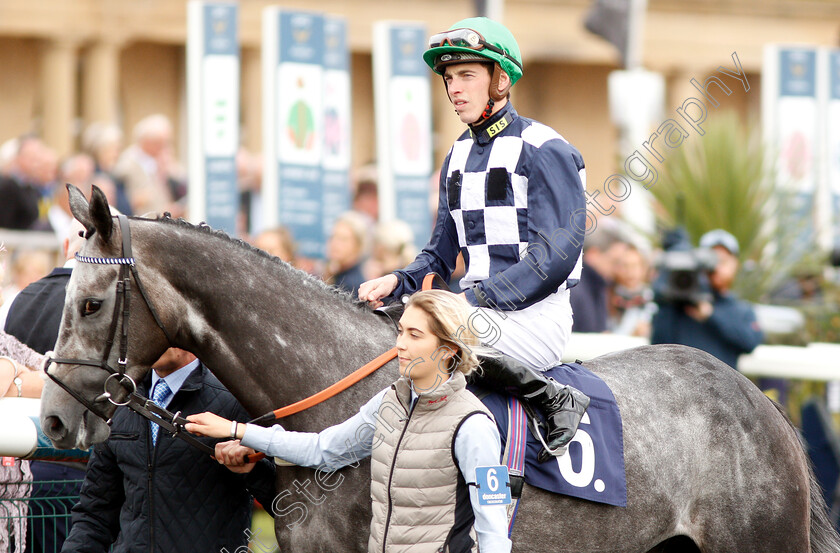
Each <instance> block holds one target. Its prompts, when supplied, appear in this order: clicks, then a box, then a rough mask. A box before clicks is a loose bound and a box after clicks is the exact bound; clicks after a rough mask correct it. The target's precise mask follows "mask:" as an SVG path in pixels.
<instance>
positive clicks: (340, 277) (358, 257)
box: [324, 211, 370, 297]
mask: <svg viewBox="0 0 840 553" xmlns="http://www.w3.org/2000/svg"><path fill="white" fill-rule="evenodd" d="M369 243H370V226H369V222H368V219H367V217H366V216H364V215H362V214H360V213H357V212H355V211H348V212H346V213H344V214H342V215H341V216H340V217H339V218H338V219H336V221H335V223H333V228H332V232H331V233H330V237H329V240H327V264H326V269H325V271H324V281H326V282H327V283H329V284H333V285H335V286H337V287H339V288H341V289H342V290H345V291H347V292H349V293H351V294H352V295H353V297H357V296H358V292H359V286H360V285H361V284H362V283H363V282H364V281H365V275H364V273H363V272H362V264H363V262H364V260H365V257H366V255H367V252H368V247H369V246H368V245H369Z"/></svg>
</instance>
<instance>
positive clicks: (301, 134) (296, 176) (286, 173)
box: [262, 7, 325, 258]
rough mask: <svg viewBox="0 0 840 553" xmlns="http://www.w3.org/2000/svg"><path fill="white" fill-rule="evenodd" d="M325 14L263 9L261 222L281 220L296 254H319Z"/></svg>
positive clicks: (321, 236)
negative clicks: (292, 238)
mask: <svg viewBox="0 0 840 553" xmlns="http://www.w3.org/2000/svg"><path fill="white" fill-rule="evenodd" d="M324 46H325V44H324V17H323V16H322V15H319V14H317V13H311V12H294V11H287V10H281V9H279V8H275V7H269V8H266V9H265V10H264V11H263V43H262V53H263V118H264V121H265V124H264V126H263V144H264V146H263V154H264V155H263V157H264V160H263V164H264V165H263V202H264V207H265V222H266V225H267V226H269V227H270V226H275V225H278V224H283V225H285V226H287V227H288V228H289V230H291V232H292V234H293V235H294V237H295V242H296V244H297V248H298V253H299V254H300V255H302V256H304V257H308V258H320V257H323V255H324V241H325V238H324V229H323V222H322V218H323V194H322V184H321V160H322V151H323V145H324V144H323V123H322V121H323V113H324V108H323V91H324V82H323V81H324V71H323V67H322V63H323V57H324Z"/></svg>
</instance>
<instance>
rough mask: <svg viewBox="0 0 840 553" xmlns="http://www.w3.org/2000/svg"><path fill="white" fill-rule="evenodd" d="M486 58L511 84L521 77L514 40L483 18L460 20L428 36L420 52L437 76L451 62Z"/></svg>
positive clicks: (502, 28) (502, 29) (506, 32)
mask: <svg viewBox="0 0 840 553" xmlns="http://www.w3.org/2000/svg"><path fill="white" fill-rule="evenodd" d="M487 60H489V61H492V62H495V64H497V65H498V66H500V67H501V69H502V70H503V71H504V72H505V73H507V74H508V76H509V77H510V84H511V86H512V85H513V84H515V83H516V81H518V80H519V79H520V77H522V54H520V53H519V45H518V44H517V43H516V39H515V38H513V34H511V32H510V31H509V30H508V29H507V27H505V26H504V25H502V24H501V23H499V22H497V21H493V20H492V19H488V18H486V17H471V18H469V19H463V20H461V21H459V22H457V23H455V24H454V25H452V26H451V27H450V28H449V30H447V31H445V32H443V33H438V34H436V35H434V36H432V37H431V38H430V39H429V49H428V50H426V51H425V52H424V53H423V61H425V62H426V64H427V65H428V66H429V67H431V68H432V70H433V71H434V72H435V73H437V74H439V75H443V72H444V68H445V67H446V66H447V65H451V64H453V63H465V62H472V61H478V62H483V61H487Z"/></svg>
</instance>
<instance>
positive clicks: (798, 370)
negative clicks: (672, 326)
mask: <svg viewBox="0 0 840 553" xmlns="http://www.w3.org/2000/svg"><path fill="white" fill-rule="evenodd" d="M648 343H649V341H648V340H647V339H645V338H637V337H633V336H621V335H616V334H606V333H604V334H598V333H580V332H574V333H572V337H571V339H570V340H569V344H568V345H567V346H566V352H565V354H564V355H563V361H566V362H569V361H574V360H575V359H580V360H582V361H586V360H587V359H592V358H593V357H598V356H600V355H605V354H607V353H613V352H616V351H621V350H624V349H629V348H633V347H637V346H643V345H646V344H648ZM738 371H740V372H741V373H743V374H745V375H747V376H763V377H772V378H790V379H795V380H818V381H823V382H828V381H832V380H840V344H825V343H814V344H809V345H808V346H805V347H796V346H758V347H757V348H756V349H755V351H753V352H752V353H750V354H747V355H742V356H741V357H740V358H738Z"/></svg>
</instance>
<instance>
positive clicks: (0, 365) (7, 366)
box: [0, 357, 44, 398]
mask: <svg viewBox="0 0 840 553" xmlns="http://www.w3.org/2000/svg"><path fill="white" fill-rule="evenodd" d="M16 378H20V389H18V386H17V384H15V379H16ZM43 387H44V379H43V378H42V377H41V373H40V372H38V371H34V370H32V369H30V368H29V367H26V366H25V365H22V364H20V363H18V362H17V361H15V360H14V359H12V358H11V357H0V397H31V398H38V397H41V390H42V389H43Z"/></svg>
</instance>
